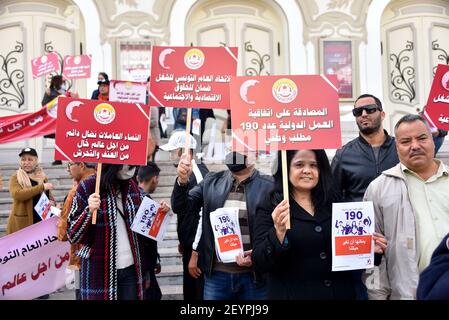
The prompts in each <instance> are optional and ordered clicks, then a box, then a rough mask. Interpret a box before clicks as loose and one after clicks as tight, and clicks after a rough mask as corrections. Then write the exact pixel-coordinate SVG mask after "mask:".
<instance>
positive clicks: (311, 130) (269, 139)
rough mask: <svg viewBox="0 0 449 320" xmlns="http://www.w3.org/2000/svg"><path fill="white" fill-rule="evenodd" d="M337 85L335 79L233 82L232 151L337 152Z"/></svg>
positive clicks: (315, 77) (278, 78)
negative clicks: (313, 150) (320, 150)
mask: <svg viewBox="0 0 449 320" xmlns="http://www.w3.org/2000/svg"><path fill="white" fill-rule="evenodd" d="M337 84H338V82H337V78H336V76H335V75H326V76H325V75H303V76H263V77H234V78H232V80H231V86H230V88H231V90H230V91H231V114H232V138H233V140H232V147H233V150H235V151H244V150H267V151H275V150H298V149H337V148H339V147H340V146H341V131H340V112H339V106H338V89H337Z"/></svg>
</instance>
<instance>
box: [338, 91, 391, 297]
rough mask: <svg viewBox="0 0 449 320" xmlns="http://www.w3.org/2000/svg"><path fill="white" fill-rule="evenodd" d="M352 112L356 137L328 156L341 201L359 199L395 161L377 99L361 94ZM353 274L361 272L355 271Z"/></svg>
mask: <svg viewBox="0 0 449 320" xmlns="http://www.w3.org/2000/svg"><path fill="white" fill-rule="evenodd" d="M352 114H353V115H354V117H355V121H356V123H357V126H358V127H359V136H358V137H357V138H355V139H354V140H351V141H349V142H348V143H347V144H346V145H345V146H343V148H342V149H340V150H337V153H336V154H335V157H334V158H333V159H332V173H333V175H334V177H335V180H336V183H337V187H338V188H339V189H340V192H341V194H342V196H343V199H344V201H347V202H352V201H362V200H363V195H364V194H365V191H366V188H367V187H368V185H369V184H370V183H371V181H373V180H374V179H375V178H377V177H378V176H379V175H380V174H381V173H382V171H384V170H387V169H390V168H392V167H394V166H395V165H396V164H398V163H399V159H398V155H397V152H396V145H395V139H394V138H393V137H392V136H390V135H389V134H388V132H387V131H386V130H385V129H384V128H383V125H382V121H383V120H384V118H385V112H384V111H383V109H382V103H381V102H380V100H379V99H378V98H377V97H375V96H373V95H371V94H363V95H361V96H359V97H358V98H357V100H356V101H355V103H354V109H352ZM354 275H355V277H357V278H358V279H359V278H360V277H361V273H358V272H355V273H354ZM367 297H368V296H367V293H366V288H365V287H364V285H363V284H362V283H360V285H359V286H358V287H357V298H358V299H367Z"/></svg>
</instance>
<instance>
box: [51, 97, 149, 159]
mask: <svg viewBox="0 0 449 320" xmlns="http://www.w3.org/2000/svg"><path fill="white" fill-rule="evenodd" d="M149 118H150V108H149V107H148V106H146V105H140V104H129V103H121V102H102V101H98V100H85V99H73V98H60V99H59V106H58V118H57V122H56V142H55V159H57V160H66V161H82V162H97V163H99V162H101V163H115V164H129V165H145V164H146V161H147V144H148V127H149ZM131 119H132V120H131Z"/></svg>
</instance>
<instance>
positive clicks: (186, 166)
mask: <svg viewBox="0 0 449 320" xmlns="http://www.w3.org/2000/svg"><path fill="white" fill-rule="evenodd" d="M177 172H178V182H179V183H180V184H187V183H188V182H189V177H190V175H191V174H192V160H191V159H190V155H188V154H186V153H184V154H183V155H182V156H181V159H180V160H179V165H178V169H177Z"/></svg>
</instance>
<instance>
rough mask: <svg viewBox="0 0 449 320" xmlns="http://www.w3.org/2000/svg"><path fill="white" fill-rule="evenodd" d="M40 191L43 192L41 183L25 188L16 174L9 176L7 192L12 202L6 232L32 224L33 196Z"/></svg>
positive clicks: (9, 232)
mask: <svg viewBox="0 0 449 320" xmlns="http://www.w3.org/2000/svg"><path fill="white" fill-rule="evenodd" d="M45 182H47V180H45ZM42 192H44V185H43V184H39V185H37V186H35V187H31V188H26V189H25V188H23V187H22V186H21V185H20V184H19V181H18V180H17V174H14V175H12V176H11V178H10V179H9V193H10V194H11V197H12V199H13V204H12V210H11V214H10V215H9V219H8V226H7V228H6V233H7V234H11V233H13V232H16V231H19V230H21V229H23V228H26V227H29V226H31V225H32V224H33V197H34V196H37V195H40V194H42ZM50 198H51V197H50Z"/></svg>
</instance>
